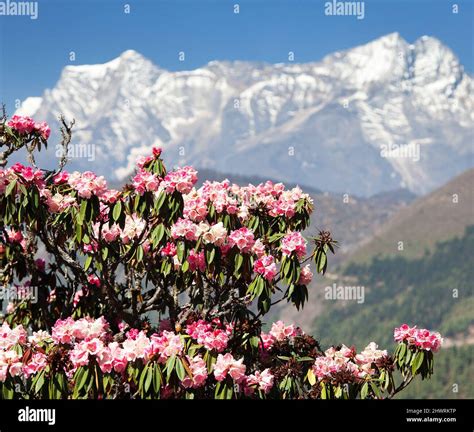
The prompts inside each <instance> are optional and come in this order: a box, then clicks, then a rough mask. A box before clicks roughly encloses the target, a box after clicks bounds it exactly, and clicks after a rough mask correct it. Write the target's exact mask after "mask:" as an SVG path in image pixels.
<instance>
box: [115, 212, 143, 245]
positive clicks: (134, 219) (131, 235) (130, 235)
mask: <svg viewBox="0 0 474 432" xmlns="http://www.w3.org/2000/svg"><path fill="white" fill-rule="evenodd" d="M145 226H146V223H145V221H144V220H143V219H142V218H140V217H138V216H137V215H136V214H133V215H131V216H130V215H127V216H126V217H125V226H124V228H123V230H122V232H121V234H120V238H121V239H122V242H123V243H124V244H128V243H130V242H131V241H132V240H133V239H135V238H137V237H139V236H140V235H141V234H142V232H143V230H144V229H145Z"/></svg>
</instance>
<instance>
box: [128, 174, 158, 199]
mask: <svg viewBox="0 0 474 432" xmlns="http://www.w3.org/2000/svg"><path fill="white" fill-rule="evenodd" d="M132 181H133V183H132V184H133V187H134V188H135V190H136V191H137V193H138V194H140V195H143V194H144V193H145V192H155V191H157V190H158V187H159V185H160V179H159V178H158V177H157V176H156V175H154V174H153V173H150V172H148V171H145V170H140V171H138V173H137V174H136V175H135V177H133V180H132Z"/></svg>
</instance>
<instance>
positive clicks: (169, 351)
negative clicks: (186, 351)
mask: <svg viewBox="0 0 474 432" xmlns="http://www.w3.org/2000/svg"><path fill="white" fill-rule="evenodd" d="M150 340H151V344H150V346H149V347H148V348H147V350H146V355H147V357H151V356H153V355H155V354H158V355H159V356H158V361H159V362H160V363H166V360H168V358H169V357H172V356H178V355H180V354H181V353H182V351H183V348H184V347H183V343H182V341H181V337H180V335H179V334H175V333H173V332H170V331H167V330H165V331H163V332H162V333H161V335H157V334H154V335H152V336H151V338H150Z"/></svg>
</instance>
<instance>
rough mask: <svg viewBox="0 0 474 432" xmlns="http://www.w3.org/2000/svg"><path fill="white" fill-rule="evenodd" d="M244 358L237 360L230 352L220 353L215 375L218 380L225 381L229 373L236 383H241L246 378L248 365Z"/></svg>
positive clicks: (215, 366)
mask: <svg viewBox="0 0 474 432" xmlns="http://www.w3.org/2000/svg"><path fill="white" fill-rule="evenodd" d="M243 360H244V359H243V358H241V359H240V360H235V359H234V357H233V356H232V354H230V353H227V354H224V355H223V354H219V355H218V356H217V360H216V363H215V364H214V377H215V378H216V380H217V381H223V380H224V379H225V378H226V377H227V374H228V375H230V377H231V378H232V379H233V380H234V381H235V382H236V383H240V382H241V381H242V380H244V379H245V370H246V367H245V365H244V364H243Z"/></svg>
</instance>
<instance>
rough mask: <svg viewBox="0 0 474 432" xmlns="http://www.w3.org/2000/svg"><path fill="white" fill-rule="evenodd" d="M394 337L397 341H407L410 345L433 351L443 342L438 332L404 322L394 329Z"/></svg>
mask: <svg viewBox="0 0 474 432" xmlns="http://www.w3.org/2000/svg"><path fill="white" fill-rule="evenodd" d="M394 339H395V341H396V342H402V341H406V342H407V343H408V345H409V346H414V347H416V348H419V349H422V350H426V351H433V352H437V351H438V350H439V349H440V348H441V345H442V343H443V338H442V337H441V335H440V334H439V333H438V332H431V331H430V330H426V329H417V328H416V326H414V327H410V326H409V325H407V324H402V325H401V326H400V327H398V328H396V329H395V330H394Z"/></svg>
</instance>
